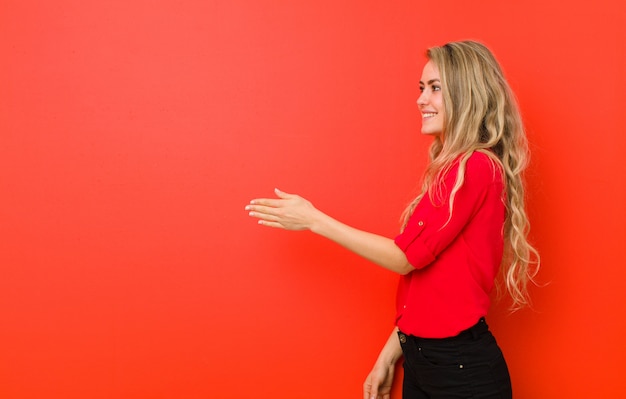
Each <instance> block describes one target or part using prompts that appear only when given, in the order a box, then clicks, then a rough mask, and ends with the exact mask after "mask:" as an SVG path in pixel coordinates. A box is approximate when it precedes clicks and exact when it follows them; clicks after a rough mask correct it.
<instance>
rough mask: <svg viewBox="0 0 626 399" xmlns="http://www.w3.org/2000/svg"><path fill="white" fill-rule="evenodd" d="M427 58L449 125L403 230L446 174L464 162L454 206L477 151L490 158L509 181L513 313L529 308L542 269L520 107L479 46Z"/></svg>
mask: <svg viewBox="0 0 626 399" xmlns="http://www.w3.org/2000/svg"><path fill="white" fill-rule="evenodd" d="M426 55H427V57H428V59H429V60H431V61H432V62H433V63H434V64H435V65H436V66H437V68H438V69H439V74H440V78H441V85H442V94H443V103H444V111H445V122H444V128H443V132H442V134H441V137H436V138H435V140H434V142H433V143H432V145H431V147H430V151H429V155H430V164H429V165H428V167H427V169H426V171H425V174H424V180H423V184H422V192H421V194H420V195H419V196H418V197H417V198H416V199H415V200H414V201H413V202H412V203H411V204H410V205H409V206H408V207H407V209H406V210H405V211H404V213H403V228H404V227H405V226H406V223H407V222H408V219H409V217H410V215H411V214H412V213H413V210H414V209H415V206H416V205H417V204H418V203H419V201H420V200H422V198H423V197H424V195H425V194H426V193H428V195H429V198H430V200H431V201H434V199H435V198H434V197H435V196H437V195H438V193H439V191H440V190H439V188H440V187H441V183H442V180H443V178H444V177H445V174H446V173H447V172H448V171H449V169H450V168H451V167H452V165H453V164H454V161H455V160H456V159H459V172H458V175H457V178H456V181H455V184H454V187H453V188H452V191H451V194H450V201H449V212H450V215H451V214H452V211H453V203H454V197H455V194H456V193H457V191H458V190H459V188H460V187H461V186H462V185H463V182H464V179H465V167H466V164H467V160H468V159H469V157H470V156H471V155H472V153H473V152H474V151H479V152H482V153H484V154H486V155H488V156H489V157H490V158H491V159H492V160H493V161H494V162H495V163H496V164H497V165H499V166H500V167H501V169H502V170H503V172H504V173H503V175H504V182H505V186H506V194H505V195H503V200H504V201H505V205H506V219H505V224H504V241H505V252H504V257H503V262H502V267H501V268H500V270H501V275H502V278H503V280H504V283H505V285H506V288H507V291H508V292H509V294H510V295H511V298H512V300H513V304H512V306H511V308H512V309H513V310H516V309H519V308H522V307H524V306H526V305H528V304H529V301H530V300H529V296H528V283H529V282H531V281H533V277H534V276H535V275H536V273H537V271H538V269H539V253H538V252H537V250H536V249H535V248H534V247H533V246H532V245H531V244H530V243H529V242H528V240H527V236H528V231H529V228H530V225H529V222H528V218H527V216H526V212H525V209H524V182H523V176H522V172H523V171H524V169H526V167H527V165H528V161H529V151H528V142H527V140H526V133H525V131H524V126H523V124H522V119H521V115H520V112H519V108H518V106H517V101H516V99H515V96H514V95H513V92H512V91H511V89H510V87H509V85H508V83H507V81H506V79H505V78H504V74H503V73H502V69H501V68H500V65H499V64H498V62H497V60H496V59H495V57H494V56H493V54H492V53H491V51H489V49H488V48H487V47H485V46H484V45H482V44H480V43H477V42H474V41H462V42H452V43H448V44H446V45H444V46H441V47H433V48H430V49H429V50H428V51H427V53H426Z"/></svg>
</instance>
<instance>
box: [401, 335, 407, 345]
mask: <svg viewBox="0 0 626 399" xmlns="http://www.w3.org/2000/svg"><path fill="white" fill-rule="evenodd" d="M400 343H402V344H406V335H404V334H400Z"/></svg>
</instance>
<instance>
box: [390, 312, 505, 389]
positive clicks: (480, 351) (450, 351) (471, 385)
mask: <svg viewBox="0 0 626 399" xmlns="http://www.w3.org/2000/svg"><path fill="white" fill-rule="evenodd" d="M398 338H399V339H400V345H401V346H402V352H403V353H404V382H403V387H402V398H403V399H426V398H428V399H456V398H458V399H461V398H462V399H468V398H472V399H478V398H480V399H510V398H511V397H512V392H511V379H510V376H509V370H508V368H507V365H506V361H505V360H504V356H503V355H502V351H501V350H500V347H498V344H497V343H496V340H495V338H494V336H493V335H492V334H491V331H489V327H488V326H487V323H486V322H485V319H484V318H481V319H480V320H479V321H478V323H476V325H474V326H473V327H471V328H469V329H467V330H465V331H463V332H462V333H460V334H459V335H457V336H455V337H451V338H442V339H435V338H419V337H414V336H411V335H406V334H404V333H402V332H399V333H398Z"/></svg>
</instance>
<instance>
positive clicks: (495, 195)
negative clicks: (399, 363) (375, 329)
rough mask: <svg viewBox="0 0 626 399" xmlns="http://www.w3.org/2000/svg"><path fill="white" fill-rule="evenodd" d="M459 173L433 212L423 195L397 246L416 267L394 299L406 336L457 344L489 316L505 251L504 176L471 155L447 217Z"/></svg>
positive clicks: (445, 183) (453, 172)
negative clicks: (457, 339) (448, 339)
mask: <svg viewBox="0 0 626 399" xmlns="http://www.w3.org/2000/svg"><path fill="white" fill-rule="evenodd" d="M458 169H459V165H458V161H457V163H456V164H455V165H453V167H452V168H451V169H450V171H449V172H448V173H447V175H446V176H445V178H444V180H443V185H442V187H441V197H440V198H441V199H440V200H437V197H436V196H435V197H434V202H435V204H433V203H432V202H431V201H430V198H429V196H428V194H426V195H425V196H424V197H423V198H422V200H421V201H420V203H419V204H418V205H417V206H416V208H415V211H414V212H413V214H412V215H411V217H410V219H409V222H408V224H407V226H406V228H405V229H404V231H403V232H402V233H401V234H400V235H398V236H397V237H396V238H395V243H396V245H398V247H400V249H402V251H404V253H405V254H406V257H407V259H408V261H409V263H410V264H411V265H412V266H413V267H415V270H414V271H412V272H410V273H409V274H407V275H405V276H402V277H401V279H400V284H399V287H398V294H397V305H396V307H397V316H396V323H397V326H398V328H399V329H400V331H402V332H404V333H406V334H410V335H415V336H418V337H423V338H444V337H451V336H455V335H457V334H458V333H460V332H461V331H463V330H465V329H467V328H469V327H471V326H472V325H474V324H476V322H478V319H479V318H480V317H482V316H485V315H486V314H487V310H488V309H489V304H490V299H489V293H490V292H491V289H492V288H493V285H494V279H495V277H496V275H497V273H498V268H499V267H500V263H501V261H502V253H503V243H504V240H503V230H504V228H503V226H504V220H505V212H506V211H505V205H504V202H503V199H504V197H505V194H504V183H503V180H502V172H501V170H500V167H499V166H497V164H496V163H494V162H493V161H492V160H491V159H490V158H489V157H488V156H487V155H485V154H483V153H480V152H474V153H473V154H472V155H471V156H470V158H469V159H468V161H467V165H466V170H465V181H464V183H463V185H462V186H461V188H460V189H459V190H458V191H457V193H456V196H455V198H454V207H453V211H452V217H450V215H449V207H448V204H449V196H450V191H451V190H452V187H453V186H454V182H455V180H456V176H457V174H458ZM446 222H447V223H446Z"/></svg>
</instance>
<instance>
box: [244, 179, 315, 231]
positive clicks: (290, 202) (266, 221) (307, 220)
mask: <svg viewBox="0 0 626 399" xmlns="http://www.w3.org/2000/svg"><path fill="white" fill-rule="evenodd" d="M274 193H276V196H277V197H278V198H258V199H253V200H252V201H250V204H249V205H247V206H246V210H247V211H248V215H250V216H251V217H253V218H257V219H259V224H260V225H263V226H268V227H275V228H280V229H286V230H308V229H310V228H311V226H312V225H313V223H314V222H315V218H316V217H317V216H318V215H319V213H320V212H319V211H318V210H317V209H316V208H315V207H314V206H313V205H312V204H311V203H310V202H309V201H307V200H306V199H304V198H302V197H300V196H299V195H296V194H289V193H285V192H283V191H280V190H279V189H274Z"/></svg>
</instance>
